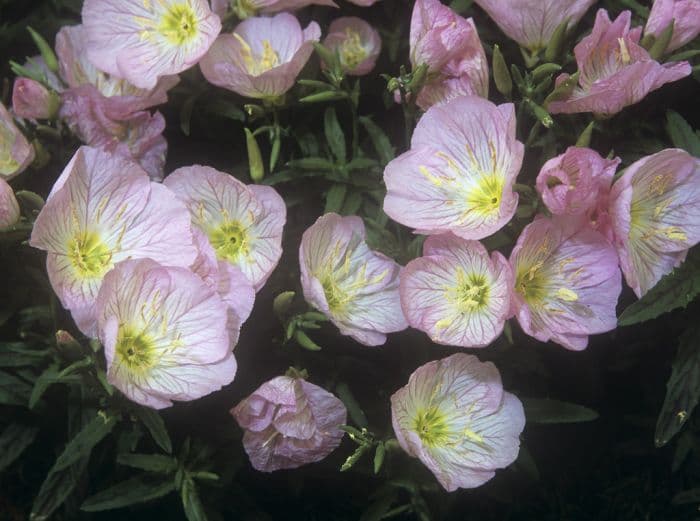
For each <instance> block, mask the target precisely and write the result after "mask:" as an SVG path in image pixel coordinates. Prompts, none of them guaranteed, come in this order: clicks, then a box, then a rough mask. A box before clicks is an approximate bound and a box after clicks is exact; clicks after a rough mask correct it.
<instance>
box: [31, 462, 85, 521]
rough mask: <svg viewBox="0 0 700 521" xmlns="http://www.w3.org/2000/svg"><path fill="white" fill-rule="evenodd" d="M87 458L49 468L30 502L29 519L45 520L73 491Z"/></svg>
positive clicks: (33, 520)
mask: <svg viewBox="0 0 700 521" xmlns="http://www.w3.org/2000/svg"><path fill="white" fill-rule="evenodd" d="M88 459H89V458H82V459H80V460H78V461H77V462H76V463H75V464H73V465H71V466H70V467H68V468H65V469H62V470H55V469H51V470H50V471H49V474H48V476H46V479H45V480H44V482H43V483H42V485H41V488H40V489H39V493H38V494H37V496H36V498H35V499H34V503H33V504H32V512H31V514H30V515H29V520H30V521H46V520H47V519H49V517H51V514H53V513H54V511H55V510H56V509H57V508H58V507H60V506H61V505H62V504H63V502H64V501H65V500H66V498H67V497H68V496H69V495H70V494H71V492H73V489H75V486H76V485H77V484H78V480H79V479H80V477H81V476H82V475H83V472H85V469H86V468H87V464H88Z"/></svg>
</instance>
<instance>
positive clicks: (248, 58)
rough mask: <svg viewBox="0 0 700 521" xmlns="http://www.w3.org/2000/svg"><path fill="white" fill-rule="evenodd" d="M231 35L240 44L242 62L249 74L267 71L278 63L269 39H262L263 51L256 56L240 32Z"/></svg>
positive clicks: (256, 74)
mask: <svg viewBox="0 0 700 521" xmlns="http://www.w3.org/2000/svg"><path fill="white" fill-rule="evenodd" d="M233 36H234V38H236V40H238V41H239V42H240V44H241V48H242V49H241V55H242V57H243V63H245V67H246V70H247V71H248V73H249V74H252V75H253V76H259V75H261V74H262V73H263V72H267V71H269V70H270V69H272V68H274V67H277V66H278V65H279V64H280V57H279V55H278V54H277V52H276V51H275V49H273V48H272V44H271V43H270V40H263V41H262V46H263V52H262V54H261V55H260V56H256V55H255V54H253V49H252V48H251V47H250V45H248V42H246V41H245V40H244V39H243V37H242V36H241V35H240V34H238V33H233Z"/></svg>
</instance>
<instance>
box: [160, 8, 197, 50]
mask: <svg viewBox="0 0 700 521" xmlns="http://www.w3.org/2000/svg"><path fill="white" fill-rule="evenodd" d="M198 26H199V21H198V20H197V14H196V13H195V11H194V9H192V7H191V6H190V5H189V3H182V4H175V5H172V6H170V8H168V10H167V11H166V12H165V14H164V15H163V18H162V19H161V22H160V26H158V32H160V33H161V34H162V35H163V36H165V38H166V39H167V40H168V41H169V42H170V43H172V44H173V45H184V44H186V43H188V42H190V41H191V40H193V39H194V38H195V37H196V36H197V32H198Z"/></svg>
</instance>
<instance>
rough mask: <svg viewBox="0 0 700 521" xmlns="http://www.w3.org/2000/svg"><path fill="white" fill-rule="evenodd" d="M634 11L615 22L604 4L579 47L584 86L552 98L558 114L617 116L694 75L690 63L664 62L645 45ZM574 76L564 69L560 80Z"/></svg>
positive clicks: (580, 84)
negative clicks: (564, 96) (634, 22)
mask: <svg viewBox="0 0 700 521" xmlns="http://www.w3.org/2000/svg"><path fill="white" fill-rule="evenodd" d="M630 19H631V14H630V12H629V11H623V12H622V13H620V15H619V16H618V17H617V18H616V19H615V21H614V22H611V21H610V18H609V17H608V12H607V11H606V10H605V9H600V10H599V11H598V14H597V16H596V20H595V25H594V26H593V32H592V33H591V34H590V35H588V36H586V37H585V38H584V39H583V40H581V41H580V42H579V43H578V45H576V47H575V48H574V54H575V55H576V63H577V64H578V70H579V78H578V85H577V86H576V87H575V88H574V90H573V92H572V93H571V95H570V96H569V98H568V99H565V100H563V101H552V102H551V103H549V106H548V109H549V112H551V113H552V114H557V113H566V114H570V113H575V112H595V113H598V114H603V115H611V114H616V113H617V112H620V111H621V110H622V109H623V108H625V107H627V106H628V105H633V104H635V103H637V102H639V101H641V100H642V99H643V98H644V97H645V96H646V95H647V94H648V93H649V92H651V91H653V90H656V89H658V88H660V87H661V86H662V85H664V84H666V83H669V82H672V81H676V80H679V79H681V78H683V77H685V76H687V75H689V74H690V72H691V69H690V65H689V64H688V62H679V63H669V64H664V65H661V64H660V63H658V62H656V61H654V60H653V59H652V58H651V56H649V53H648V52H647V51H646V50H645V49H644V48H643V47H642V46H640V45H639V37H640V35H641V32H642V28H641V27H636V28H634V29H631V30H630ZM568 79H569V75H568V74H561V75H560V76H559V77H558V78H557V80H556V84H557V85H561V83H562V82H564V81H566V80H568Z"/></svg>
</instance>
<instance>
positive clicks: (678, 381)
mask: <svg viewBox="0 0 700 521" xmlns="http://www.w3.org/2000/svg"><path fill="white" fill-rule="evenodd" d="M698 400H700V327H698V326H695V327H692V328H691V329H689V330H687V331H686V332H685V333H684V334H683V335H682V336H681V339H680V345H679V347H678V352H677V353H676V357H675V359H674V360H673V366H672V368H671V376H670V377H669V379H668V382H667V383H666V398H665V399H664V404H663V406H662V407H661V412H660V413H659V418H658V420H657V422H656V433H655V434H654V443H655V444H656V446H657V447H663V446H664V445H666V443H668V442H669V440H670V439H671V438H672V437H673V436H675V435H676V433H677V432H678V431H680V429H681V427H683V425H685V423H686V422H687V421H688V419H689V418H690V415H691V414H692V412H693V409H694V408H695V406H696V405H697V404H698Z"/></svg>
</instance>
